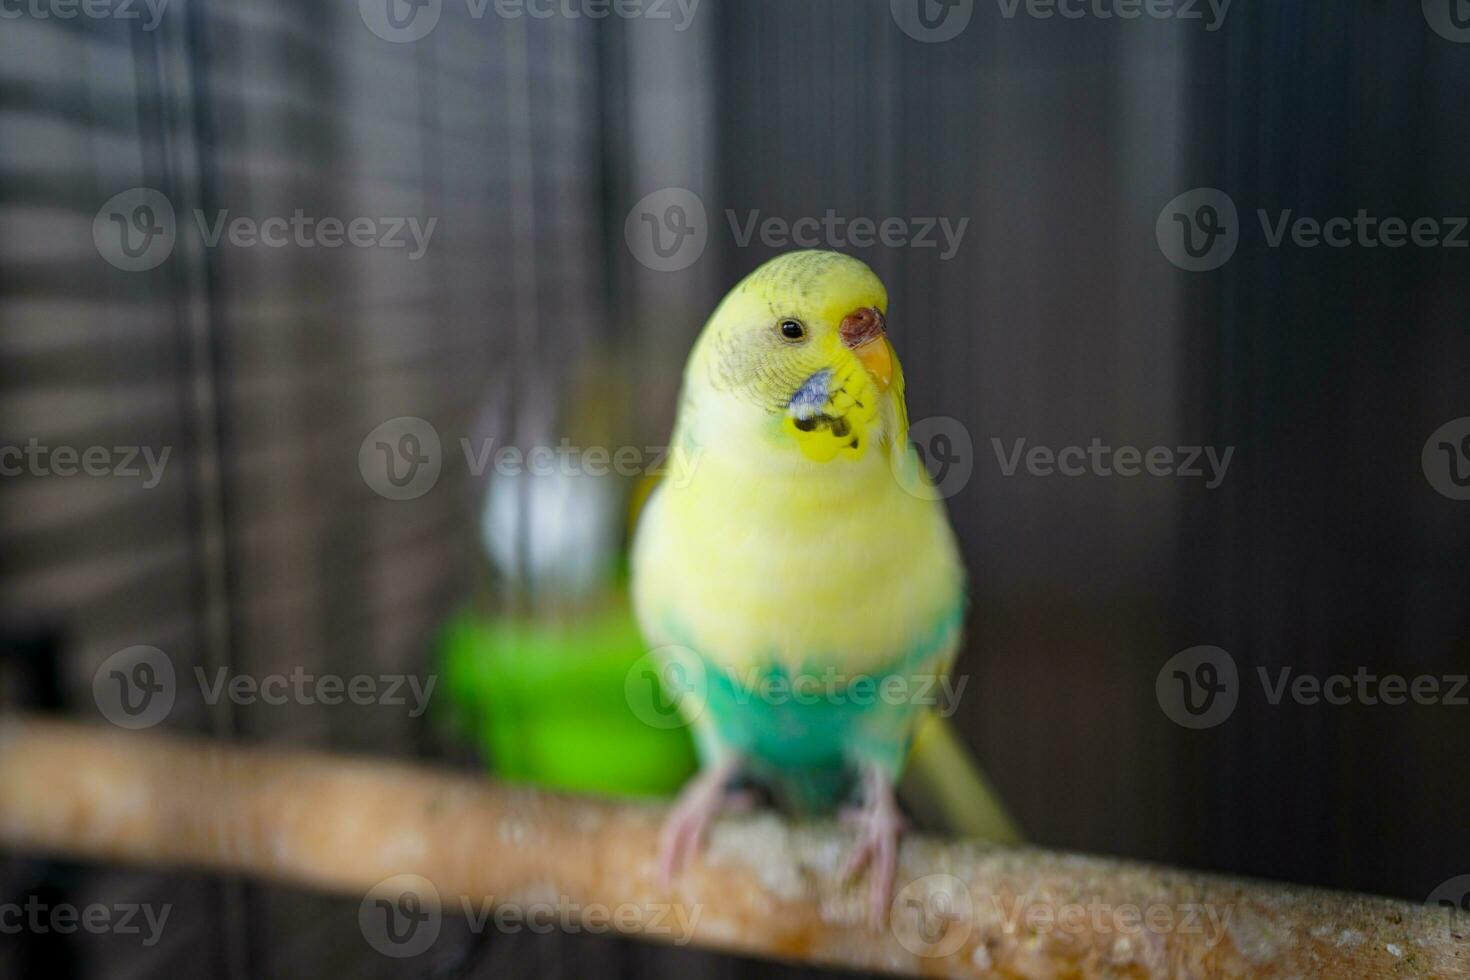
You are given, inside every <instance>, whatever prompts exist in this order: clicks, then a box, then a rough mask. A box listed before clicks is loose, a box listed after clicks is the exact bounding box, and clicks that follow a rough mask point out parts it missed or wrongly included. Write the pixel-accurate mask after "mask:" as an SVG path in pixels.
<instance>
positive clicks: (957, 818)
mask: <svg viewBox="0 0 1470 980" xmlns="http://www.w3.org/2000/svg"><path fill="white" fill-rule="evenodd" d="M904 782H905V789H906V790H910V789H912V790H914V791H917V792H918V793H919V794H920V795H921V796H922V797H923V798H924V799H925V800H926V801H927V802H928V803H929V804H930V805H931V806H932V808H933V809H934V810H936V811H937V812H938V813H939V815H940V816H941V817H942V818H943V820H944V821H945V823H947V824H948V825H949V829H950V831H951V832H953V833H956V834H961V835H963V836H966V837H977V838H981V839H984V840H988V841H994V842H996V843H1000V844H1019V843H1021V841H1022V838H1021V832H1020V830H1019V829H1018V828H1017V826H1016V822H1015V821H1014V820H1013V819H1011V815H1010V814H1009V813H1008V812H1007V811H1006V808H1005V805H1004V804H1003V803H1001V800H1000V797H999V796H998V795H996V792H995V788H994V787H992V786H991V785H990V783H989V781H988V780H987V779H986V778H985V776H984V774H983V773H981V772H980V767H979V766H978V765H977V764H976V762H975V759H974V757H973V756H972V755H971V754H970V751H969V750H968V749H967V748H965V745H964V743H963V742H961V741H960V739H959V736H958V735H956V734H955V731H954V728H953V727H951V726H950V724H949V722H947V721H946V720H945V719H943V718H941V717H939V716H938V715H936V714H932V713H931V714H929V715H927V716H926V717H925V718H924V719H923V720H922V721H920V723H919V730H918V732H917V734H916V735H915V736H914V745H913V749H912V750H911V752H910V755H909V762H908V770H907V773H906V776H905V780H904Z"/></svg>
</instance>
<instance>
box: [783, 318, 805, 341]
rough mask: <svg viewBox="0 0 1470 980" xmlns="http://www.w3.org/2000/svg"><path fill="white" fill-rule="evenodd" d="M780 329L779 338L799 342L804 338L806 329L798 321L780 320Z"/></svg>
mask: <svg viewBox="0 0 1470 980" xmlns="http://www.w3.org/2000/svg"><path fill="white" fill-rule="evenodd" d="M780 329H781V336H783V337H785V338H786V339H787V340H800V339H801V338H803V337H805V336H806V327H804V326H802V325H801V321H800V320H782V321H781V323H780Z"/></svg>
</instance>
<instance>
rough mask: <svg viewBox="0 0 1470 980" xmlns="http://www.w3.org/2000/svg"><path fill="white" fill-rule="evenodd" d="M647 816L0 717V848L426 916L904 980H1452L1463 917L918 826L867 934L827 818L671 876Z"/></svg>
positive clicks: (338, 762) (727, 832)
mask: <svg viewBox="0 0 1470 980" xmlns="http://www.w3.org/2000/svg"><path fill="white" fill-rule="evenodd" d="M661 816H662V808H661V807H659V806H654V805H641V804H629V803H620V802H609V801H605V800H596V799H586V798H572V797H565V796H556V795H553V794H547V793H541V792H534V791H529V790H525V789H516V788H510V787H506V786H501V785H497V784H495V783H493V782H490V781H487V780H485V779H480V778H475V777H473V776H467V775H464V774H456V773H445V772H436V771H433V770H429V769H425V768H418V767H412V766H404V765H395V764H389V763H385V762H381V761H373V760H370V759H357V758H342V757H336V756H332V755H326V754H321V753H312V752H297V751H280V750H250V749H242V748H237V747H235V746H222V745H217V744H214V743H210V742H207V741H202V740H192V739H184V738H178V737H170V736H164V735H157V734H137V733H127V732H121V731H118V730H116V729H102V728H96V727H85V726H81V725H76V724H72V723H66V722H57V721H49V720H41V719H37V718H28V717H12V718H10V719H7V720H5V721H3V722H0V846H4V847H6V848H11V849H16V850H21V851H29V852H38V853H47V854H53V855H62V856H67V857H71V858H83V859H91V860H96V861H115V862H127V863H131V864H137V865H145V866H158V867H164V866H172V867H194V868H207V869H216V870H221V871H231V872H240V873H243V874H247V875H252V876H256V877H259V878H262V879H269V880H273V881H277V882H283V883H289V884H293V885H298V886H303V887H308V888H315V889H321V890H325V891H330V892H336V893H340V894H343V895H348V896H353V897H355V898H356V899H358V900H360V901H364V900H365V899H368V898H369V896H370V895H371V894H373V893H375V890H378V891H381V889H382V888H383V887H384V886H383V883H384V882H385V880H389V881H397V882H400V884H401V882H402V881H403V880H420V881H424V882H425V883H426V887H427V888H428V890H429V891H432V892H434V893H435V894H434V896H433V897H434V898H435V899H437V901H439V902H441V903H442V908H443V909H444V911H443V912H442V914H443V915H449V914H459V910H460V908H461V906H463V907H464V908H465V909H484V908H487V907H489V906H490V905H491V904H493V905H494V906H495V907H496V908H501V909H509V910H520V911H522V912H525V911H526V910H527V909H530V908H532V907H534V906H536V905H538V903H539V904H540V905H542V906H544V907H548V908H549V907H551V905H552V903H554V904H555V907H556V908H558V909H559V910H561V912H560V914H561V915H562V916H563V919H562V921H563V922H565V921H568V920H567V919H566V918H565V917H566V916H571V917H572V919H571V920H570V921H574V922H579V923H581V924H585V925H588V926H589V927H591V926H595V925H596V924H597V922H598V920H599V919H600V920H601V922H602V923H603V927H604V928H612V929H617V930H620V931H624V932H629V933H640V934H644V935H648V936H649V937H650V938H655V939H662V940H665V941H674V942H682V941H688V942H690V943H692V944H693V945H697V946H703V947H713V948H718V949H726V950H732V951H739V952H741V953H745V954H749V955H753V956H764V957H772V958H779V959H784V960H793V961H803V962H809V963H820V964H828V965H835V966H844V967H852V968H859V969H870V970H879V971H886V972H891V973H896V974H909V975H916V976H1003V977H1050V976H1058V975H1061V976H1078V977H1094V976H1096V977H1117V976H1139V977H1153V976H1158V977H1196V976H1197V977H1215V976H1228V977H1234V976H1251V977H1311V976H1324V977H1470V916H1464V915H1460V914H1454V915H1452V913H1449V912H1447V911H1444V910H1435V909H1430V908H1427V907H1425V906H1420V905H1414V904H1410V903H1407V902H1399V901H1392V900H1388V899H1381V898H1370V897H1366V896H1358V895H1351V894H1345V893H1340V892H1327V891H1320V890H1315V889H1308V888H1302V887H1296V886H1288V885H1275V884H1270V883H1265V882H1258V881H1243V880H1235V879H1230V878H1224V877H1218V876H1213V875H1205V874H1195V873H1190V872H1184V871H1175V870H1170V869H1166V868H1159V867H1153V866H1148V865H1139V864H1131V863H1128V862H1124V861H1115V860H1107V859H1101V858H1090V857H1079V856H1072V855H1065V854H1055V853H1049V852H1046V851H1041V850H1034V849H1016V848H1005V849H1001V848H995V847H987V846H986V845H984V844H980V843H973V842H964V843H962V842H955V841H944V840H935V839H931V838H923V837H918V836H915V837H911V838H910V839H908V840H906V841H905V843H904V845H903V850H902V856H901V861H900V868H899V878H898V890H897V894H896V896H895V900H894V904H893V907H892V911H891V922H890V925H889V928H888V929H886V930H882V931H877V930H873V929H871V928H869V927H868V926H867V925H866V924H865V921H864V904H865V903H864V896H865V894H866V892H865V889H864V888H863V882H861V881H858V882H848V883H844V882H841V881H839V880H838V878H837V873H838V869H839V868H840V866H841V862H842V859H843V857H844V856H845V854H846V852H847V849H848V847H849V846H850V844H851V836H850V834H849V833H848V832H847V831H846V830H845V829H842V828H839V827H837V826H835V825H832V824H827V823H817V824H803V825H791V824H788V823H787V822H785V821H783V820H781V819H779V818H777V817H775V816H773V815H770V814H756V815H751V816H745V817H730V818H727V819H725V820H723V821H721V822H720V823H719V825H718V826H716V827H715V828H714V830H713V833H712V834H711V838H710V841H709V846H708V849H707V852H706V855H705V857H704V859H703V860H700V861H696V862H695V863H694V865H693V866H692V867H690V868H689V869H687V870H686V871H685V872H684V873H683V874H682V875H681V877H680V878H679V879H678V881H676V882H675V884H674V886H673V887H672V888H666V887H665V886H663V885H662V884H660V882H659V879H658V875H657V872H656V869H655V866H654V850H655V840H656V837H657V834H658V828H659V822H660V818H661ZM401 876H417V877H415V878H413V879H403V878H401ZM392 887H395V888H396V887H400V885H393V886H392ZM364 907H367V902H366V901H364ZM419 907H421V906H415V908H419ZM491 923H492V924H489V925H487V926H486V928H495V927H496V926H495V925H494V924H493V920H491Z"/></svg>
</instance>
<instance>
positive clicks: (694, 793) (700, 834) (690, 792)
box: [658, 763, 755, 887]
mask: <svg viewBox="0 0 1470 980" xmlns="http://www.w3.org/2000/svg"><path fill="white" fill-rule="evenodd" d="M734 771H735V766H734V764H733V763H725V764H721V765H718V766H714V767H712V768H709V769H705V770H703V771H702V772H700V773H699V775H697V776H695V777H694V778H693V779H691V780H690V781H689V782H688V783H687V784H685V786H684V789H683V790H681V791H680V793H679V798H678V800H676V801H675V803H674V807H673V809H672V810H670V811H669V815H668V817H667V818H665V820H664V825H663V829H662V830H660V831H659V838H658V873H659V879H660V880H661V881H662V882H663V884H664V887H668V886H669V885H670V884H671V883H672V882H673V880H674V877H675V876H676V875H678V873H679V872H680V871H682V870H683V868H684V865H685V864H686V863H687V862H688V860H689V858H691V857H693V856H694V855H695V854H697V853H698V852H699V849H700V847H701V846H702V845H703V844H704V837H705V831H706V830H707V829H708V828H709V823H710V821H711V820H713V819H714V818H715V816H716V814H718V813H719V812H720V811H721V810H724V809H734V810H748V809H750V808H751V807H752V806H754V804H755V796H754V794H752V793H749V792H746V791H742V790H736V791H731V790H730V789H728V788H727V785H726V784H727V783H728V782H729V780H730V777H731V776H732V775H733V774H734Z"/></svg>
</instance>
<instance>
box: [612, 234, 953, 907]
mask: <svg viewBox="0 0 1470 980" xmlns="http://www.w3.org/2000/svg"><path fill="white" fill-rule="evenodd" d="M887 309H888V297H887V293H886V291H885V290H884V288H883V284H882V283H881V282H880V281H879V280H878V278H877V276H875V275H874V274H873V272H872V271H871V270H870V269H869V268H868V267H867V266H866V265H864V264H863V263H862V262H860V261H858V260H857V259H854V258H850V257H848V256H845V255H841V254H839V253H835V252H827V251H802V252H792V253H788V254H785V255H781V256H779V257H777V258H775V259H773V260H771V261H769V262H767V263H766V264H765V265H763V266H761V267H760V268H759V269H757V270H756V271H755V272H753V273H752V274H751V275H750V276H748V277H747V278H746V279H745V280H744V281H743V282H741V283H740V284H739V285H738V286H736V287H735V288H734V289H733V290H732V291H731V292H730V294H729V295H728V296H726V297H725V299H724V301H723V302H721V303H720V305H719V307H718V308H717V309H716V310H715V312H714V314H713V316H711V317H710V320H709V322H708V324H707V325H706V326H705V328H704V331H703V333H702V334H701V335H700V337H699V339H698V341H697V342H696V344H695V346H694V350H693V353H692V354H691V356H690V358H689V363H688V366H687V368H686V371H685V377H684V388H683V394H682V398H681V403H680V406H679V416H678V422H677V424H676V427H675V432H674V440H673V448H672V452H673V453H674V454H675V457H674V459H673V462H672V464H671V465H670V467H669V472H670V474H671V477H670V478H666V479H665V480H664V482H663V483H662V484H661V485H660V486H659V488H658V489H657V490H656V491H655V492H654V494H653V495H652V497H651V498H650V499H649V501H648V503H647V505H646V507H645V508H644V511H643V514H642V517H641V520H640V522H639V525H638V530H637V537H636V541H635V543H634V552H633V595H634V602H635V605H636V608H637V613H638V618H639V621H640V624H641V625H642V628H643V630H644V633H645V635H646V637H647V639H648V641H649V643H650V645H651V646H652V647H653V648H654V652H655V656H656V657H658V658H659V659H660V661H661V662H662V664H663V666H664V667H665V668H666V673H665V676H666V677H670V678H672V679H673V680H674V684H673V686H674V687H676V688H679V689H680V690H678V691H677V692H676V693H678V694H679V695H681V698H680V702H679V707H680V710H681V711H682V712H683V714H684V716H685V717H686V718H687V719H688V721H689V723H690V724H691V725H692V726H693V730H694V734H695V738H696V743H697V746H698V749H699V754H700V759H701V763H702V768H701V771H700V773H699V774H698V775H697V776H696V777H694V778H693V779H692V780H691V781H690V782H689V783H688V785H687V786H686V787H685V789H684V791H683V793H682V794H681V796H680V799H679V801H678V803H677V804H676V805H675V807H674V809H673V810H672V811H671V814H670V816H669V818H668V822H667V824H666V825H665V828H664V832H663V836H662V839H661V849H660V867H661V870H662V872H663V873H664V875H665V877H666V878H668V877H671V876H672V875H674V874H675V873H677V871H678V870H679V869H680V867H681V866H682V865H683V864H684V862H685V861H686V860H687V859H688V858H689V857H690V856H691V855H692V854H693V853H694V852H695V851H696V850H697V849H698V848H699V846H700V842H701V840H702V836H703V833H704V830H705V827H706V825H707V823H708V822H709V820H710V819H711V817H712V816H713V815H714V814H715V813H717V812H718V811H719V809H720V808H721V807H722V806H723V805H725V804H726V803H727V802H728V801H730V799H731V798H732V795H733V794H735V793H736V792H737V791H738V789H739V787H740V785H741V784H742V783H754V784H757V785H760V786H762V787H765V788H767V789H768V790H770V791H771V792H772V794H773V795H774V796H775V797H776V798H777V800H778V801H780V802H782V803H784V804H785V805H787V806H789V807H791V808H793V809H796V810H800V811H804V812H813V811H819V810H825V809H828V808H832V807H836V806H837V805H839V804H840V803H842V802H843V801H844V800H845V799H846V798H847V797H849V796H852V797H854V798H855V801H856V803H857V804H858V805H857V806H856V807H855V808H854V809H853V810H852V811H850V815H851V816H853V817H855V818H856V820H857V822H858V823H859V826H860V828H861V829H860V832H859V837H858V842H857V845H856V847H855V849H854V851H853V853H852V855H851V858H850V860H849V863H848V870H847V872H846V874H847V875H849V876H850V875H852V874H855V873H857V872H859V871H861V870H862V869H863V868H864V867H865V866H866V867H867V868H868V873H869V880H870V884H869V888H870V897H871V902H870V914H871V917H872V918H873V919H874V920H875V921H881V919H882V918H883V916H884V915H885V914H886V911H887V904H888V901H889V896H890V894H891V891H892V888H893V880H894V875H895V869H896V864H897V856H898V840H899V836H900V834H901V832H902V827H903V821H902V818H901V815H900V812H899V809H898V805H897V803H896V801H895V796H894V788H895V785H896V782H897V780H898V778H899V775H900V773H901V771H902V769H903V767H904V763H905V758H906V756H907V755H908V752H909V747H910V744H911V742H912V741H913V739H914V736H915V732H916V730H917V729H918V728H919V724H920V721H921V718H922V717H923V716H924V709H925V708H926V707H928V706H930V705H932V704H933V698H934V694H935V692H936V691H938V690H940V688H939V686H938V685H937V684H936V683H935V682H936V680H938V679H940V678H943V677H945V676H946V675H947V673H948V671H949V667H950V664H951V662H952V660H953V657H954V654H955V651H956V648H957V646H958V643H959V636H960V626H961V622H962V619H963V614H964V609H965V603H966V599H965V575H964V571H963V568H962V566H961V563H960V558H959V553H958V549H957V547H956V544H955V538H954V534H953V532H952V530H951V529H950V525H949V520H948V518H947V516H946V514H945V510H944V506H943V503H942V501H941V500H940V499H939V498H938V495H937V494H936V493H935V492H934V488H933V485H932V484H931V482H930V480H929V477H928V474H927V473H926V471H925V470H924V467H923V466H922V465H921V463H920V460H919V458H918V454H917V453H916V451H915V450H914V448H913V447H912V446H911V445H910V443H909V439H908V432H907V430H908V417H907V410H906V408H905V405H904V381H903V372H902V370H901V368H900V366H899V362H898V358H897V357H896V356H895V354H894V351H893V347H892V345H891V344H890V343H889V341H888V337H887V333H886V316H887ZM672 474H679V478H678V479H673V478H672Z"/></svg>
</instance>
